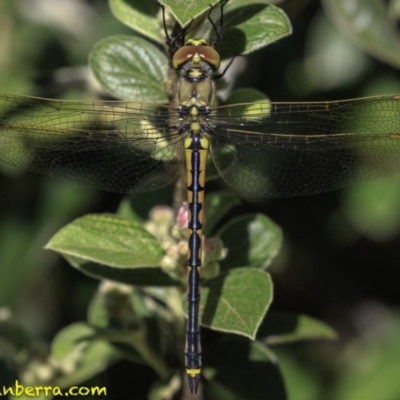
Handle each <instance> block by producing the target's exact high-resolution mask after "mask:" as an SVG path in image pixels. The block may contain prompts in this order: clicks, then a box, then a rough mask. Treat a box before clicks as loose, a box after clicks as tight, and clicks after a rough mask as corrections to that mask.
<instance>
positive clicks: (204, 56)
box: [172, 39, 221, 70]
mask: <svg viewBox="0 0 400 400" xmlns="http://www.w3.org/2000/svg"><path fill="white" fill-rule="evenodd" d="M188 61H191V62H192V63H194V64H200V63H201V62H202V61H204V62H206V63H207V64H208V65H210V67H211V68H212V69H213V70H217V69H218V68H219V65H220V62H221V59H220V57H219V54H218V52H217V51H216V50H215V49H214V48H213V47H211V46H210V45H209V44H208V43H207V41H206V40H205V39H188V40H187V42H186V43H185V45H184V46H182V47H180V48H179V49H178V50H177V51H176V52H175V54H174V56H173V58H172V65H173V67H174V68H175V69H179V68H180V67H181V66H182V65H184V64H185V63H187V62H188Z"/></svg>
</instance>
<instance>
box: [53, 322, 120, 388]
mask: <svg viewBox="0 0 400 400" xmlns="http://www.w3.org/2000/svg"><path fill="white" fill-rule="evenodd" d="M52 356H53V357H54V359H55V360H56V361H57V363H58V364H59V365H60V366H62V368H61V369H62V370H66V371H68V374H66V375H65V376H61V377H59V378H57V380H56V383H54V385H57V386H60V387H62V388H66V387H69V386H71V385H76V384H79V383H82V382H84V381H86V380H87V379H89V378H91V377H93V376H94V375H96V374H98V373H99V372H102V371H104V369H106V368H107V367H108V366H109V365H110V363H112V362H114V361H116V359H117V355H116V352H115V350H114V348H113V347H112V346H111V345H110V344H109V343H108V342H106V341H104V340H99V339H96V329H94V328H92V327H90V326H89V325H87V324H85V323H83V322H79V323H75V324H72V325H69V326H67V327H66V328H64V329H62V330H61V331H59V332H58V333H57V335H56V337H55V338H54V340H53V343H52Z"/></svg>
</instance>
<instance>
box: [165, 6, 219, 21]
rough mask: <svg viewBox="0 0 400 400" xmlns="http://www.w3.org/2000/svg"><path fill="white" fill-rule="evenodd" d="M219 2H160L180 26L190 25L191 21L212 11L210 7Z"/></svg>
mask: <svg viewBox="0 0 400 400" xmlns="http://www.w3.org/2000/svg"><path fill="white" fill-rule="evenodd" d="M218 2H219V0H196V1H190V2H186V1H182V0H161V1H160V3H162V4H164V5H165V6H166V7H168V9H169V10H170V11H171V13H172V15H173V16H174V18H175V20H176V21H177V22H178V23H179V25H180V26H185V25H187V24H189V23H190V21H192V20H194V19H196V18H197V17H199V16H201V14H203V13H204V12H205V11H208V10H209V9H210V6H215V5H216V4H218Z"/></svg>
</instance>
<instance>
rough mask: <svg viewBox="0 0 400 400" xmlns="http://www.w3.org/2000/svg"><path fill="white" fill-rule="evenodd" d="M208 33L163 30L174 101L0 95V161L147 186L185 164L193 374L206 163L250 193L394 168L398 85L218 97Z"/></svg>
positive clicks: (319, 188)
mask: <svg viewBox="0 0 400 400" xmlns="http://www.w3.org/2000/svg"><path fill="white" fill-rule="evenodd" d="M226 3H227V1H224V2H223V3H221V17H220V24H219V25H218V26H217V25H216V24H215V22H214V21H213V20H212V18H211V16H210V15H211V10H212V8H210V12H209V13H208V16H207V18H208V21H209V23H210V24H211V26H212V28H213V31H214V34H215V38H214V40H213V41H212V42H211V43H208V42H207V41H206V40H205V39H202V38H200V39H193V38H188V39H187V40H186V41H185V39H186V38H184V36H185V33H186V30H185V29H182V33H181V34H180V35H178V38H176V37H172V35H170V34H169V33H168V29H167V26H166V23H165V9H164V6H162V5H160V6H161V8H162V12H163V21H164V23H163V26H164V31H165V35H166V39H167V42H168V43H169V45H170V47H172V48H173V49H174V54H173V56H172V66H173V68H174V69H175V71H176V73H177V75H178V82H177V88H176V97H175V101H174V104H168V105H167V104H155V103H143V102H140V101H136V102H134V101H65V100H51V99H43V98H36V97H28V96H18V95H12V94H0V159H1V160H2V161H5V162H8V163H10V164H12V165H15V166H18V167H22V168H26V169H29V170H32V171H36V172H39V173H44V174H47V175H51V176H54V177H59V178H62V179H64V180H71V181H74V182H78V183H81V184H83V185H87V186H92V187H97V188H100V189H104V190H108V191H113V192H122V193H130V192H143V191H150V190H155V189H158V188H160V187H163V186H165V185H167V184H170V183H171V182H173V181H174V180H175V179H176V178H177V177H178V176H179V175H180V173H181V170H182V168H181V167H182V164H183V165H185V169H186V180H187V200H188V204H189V205H188V208H189V223H188V228H189V231H190V236H189V239H188V242H189V243H188V244H189V246H188V247H189V254H188V259H187V269H188V318H187V328H186V346H185V369H186V374H187V376H188V379H189V386H190V389H191V391H192V392H197V390H198V386H199V382H200V377H201V368H202V362H201V343H200V323H199V315H200V311H199V301H200V289H199V287H200V268H201V260H202V228H203V222H204V207H203V203H204V193H205V188H206V167H207V162H208V159H212V161H213V163H214V164H215V167H216V169H217V171H218V173H219V174H220V175H221V177H222V178H223V180H224V181H225V182H226V183H228V184H229V185H230V186H232V187H233V188H234V189H236V190H237V191H239V192H242V193H245V194H248V195H251V196H270V197H288V196H297V195H305V194H313V193H319V192H325V191H329V190H333V189H337V188H340V187H343V186H346V185H350V184H352V183H356V182H360V181H364V180H370V179H374V178H379V177H382V176H385V175H389V174H393V173H396V172H399V171H400V123H399V121H400V95H387V96H378V97H368V98H360V99H352V100H343V101H332V102H309V103H304V102H280V103H275V102H269V101H256V102H253V103H241V104H234V105H219V106H218V105H217V93H216V89H215V78H216V77H218V76H220V75H221V74H218V70H219V67H220V61H221V60H220V56H219V54H218V51H217V47H218V43H219V41H220V39H221V37H222V31H223V7H224V5H225V4H226ZM222 74H223V72H222Z"/></svg>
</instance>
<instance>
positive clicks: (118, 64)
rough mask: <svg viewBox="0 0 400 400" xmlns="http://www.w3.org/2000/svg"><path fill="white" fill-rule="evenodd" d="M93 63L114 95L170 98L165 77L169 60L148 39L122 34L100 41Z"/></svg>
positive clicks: (152, 99) (145, 99)
mask: <svg viewBox="0 0 400 400" xmlns="http://www.w3.org/2000/svg"><path fill="white" fill-rule="evenodd" d="M89 62H90V66H91V68H92V70H93V73H94V75H95V76H96V78H97V79H98V81H99V82H100V84H101V85H102V87H103V88H104V89H105V90H107V91H108V92H109V93H111V94H112V95H113V96H115V97H117V98H121V99H125V100H135V101H141V102H158V103H161V102H167V100H168V97H167V94H166V91H165V87H164V80H165V79H166V78H167V74H168V60H167V57H166V56H165V54H164V53H162V52H161V51H160V50H159V49H158V48H157V47H155V46H154V45H152V44H151V43H149V42H148V41H146V40H144V39H140V38H138V37H132V36H126V35H118V36H110V37H108V38H106V39H103V40H101V41H100V42H98V43H97V44H96V45H95V46H94V47H93V49H92V51H91V52H90V54H89Z"/></svg>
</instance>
